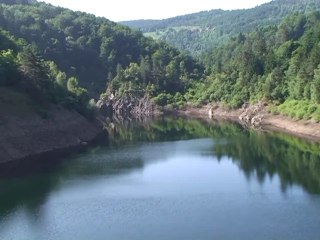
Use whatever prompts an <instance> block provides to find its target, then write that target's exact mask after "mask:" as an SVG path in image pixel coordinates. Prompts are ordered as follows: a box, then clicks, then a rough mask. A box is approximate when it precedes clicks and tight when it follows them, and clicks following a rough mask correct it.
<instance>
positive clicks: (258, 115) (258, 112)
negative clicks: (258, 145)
mask: <svg viewBox="0 0 320 240" xmlns="http://www.w3.org/2000/svg"><path fill="white" fill-rule="evenodd" d="M265 107H266V106H265V104H264V103H262V102H259V103H257V104H254V105H248V104H244V105H243V106H242V109H241V114H240V116H239V120H240V122H241V123H242V124H243V125H245V126H247V127H253V128H259V127H261V124H262V121H263V119H264V116H265V114H266V108H265Z"/></svg>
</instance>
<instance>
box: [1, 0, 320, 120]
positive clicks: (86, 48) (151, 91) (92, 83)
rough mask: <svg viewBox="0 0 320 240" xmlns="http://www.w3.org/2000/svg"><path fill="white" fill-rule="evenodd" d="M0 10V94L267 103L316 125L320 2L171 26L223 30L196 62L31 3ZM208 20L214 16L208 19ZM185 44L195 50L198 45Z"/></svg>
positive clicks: (201, 17) (99, 22)
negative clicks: (21, 92) (17, 92)
mask: <svg viewBox="0 0 320 240" xmlns="http://www.w3.org/2000/svg"><path fill="white" fill-rule="evenodd" d="M0 3H1V5H0V29H2V30H1V31H0V40H1V42H0V49H1V56H0V86H1V87H14V88H15V89H20V90H24V91H27V92H28V93H30V94H31V95H32V96H33V98H35V99H37V98H40V99H47V100H46V101H47V102H52V103H58V104H63V105H66V106H73V107H76V108H78V109H79V110H81V109H83V106H85V105H86V104H87V102H88V100H89V99H90V98H91V97H95V98H96V99H97V98H98V97H99V95H100V94H101V93H103V94H102V97H105V96H106V95H108V94H112V95H113V94H115V95H117V96H121V95H123V94H125V93H128V92H136V93H139V94H140V95H143V94H148V95H149V96H151V97H152V99H153V101H154V102H155V103H156V104H158V105H160V106H165V105H167V106H171V107H184V106H185V105H187V104H194V105H202V104H208V103H212V102H222V103H225V104H227V105H229V106H231V107H240V106H241V105H242V104H244V103H246V102H257V101H261V100H263V101H266V102H269V103H272V104H274V105H276V106H277V107H275V108H274V109H273V110H274V111H280V112H282V113H285V114H287V115H290V116H292V117H296V118H306V119H309V118H313V119H315V120H317V121H319V120H320V66H319V64H320V58H319V56H320V47H319V46H320V13H319V12H317V11H311V9H317V8H318V7H319V5H320V4H319V2H318V1H314V0H304V1H295V0H275V1H272V2H271V3H268V4H264V5H262V6H259V7H257V8H254V9H250V10H237V11H227V12H226V11H222V10H215V11H209V12H203V13H200V14H192V15H188V16H185V17H180V18H174V19H171V20H170V21H172V22H171V23H170V24H173V25H172V26H174V24H180V25H179V26H180V27H181V29H184V27H182V26H183V24H185V23H186V22H188V24H189V25H192V27H193V28H196V26H197V24H198V23H199V22H201V21H202V22H203V23H204V25H205V26H206V27H208V28H209V29H210V26H211V27H212V26H213V25H212V24H216V25H214V28H215V29H217V28H218V27H221V28H222V29H224V31H226V32H223V33H222V35H221V38H216V37H213V38H210V37H209V36H207V35H206V36H205V37H204V38H203V39H207V40H208V41H210V46H211V47H210V48H211V50H208V48H206V49H207V50H206V51H205V52H201V62H202V64H199V63H198V62H197V61H195V60H194V59H193V58H192V57H191V56H189V55H187V54H184V53H181V52H180V51H179V50H177V49H176V48H174V47H171V46H170V45H168V44H166V43H164V42H156V41H154V40H153V39H151V38H147V37H144V36H143V34H142V33H141V32H140V31H137V30H131V29H130V28H128V27H125V26H122V25H118V24H116V23H114V22H111V21H109V20H107V19H105V18H100V17H95V16H94V15H91V14H86V13H82V12H74V11H71V10H68V9H64V8H61V7H54V6H52V5H50V4H45V3H39V2H35V1H19V0H17V1H14V2H13V1H11V2H10V3H11V4H7V3H6V1H4V0H0ZM13 3H15V4H13ZM291 11H294V12H291ZM213 12H214V15H215V16H218V15H219V17H216V18H212V19H211V18H210V16H211V14H212V13H213ZM289 13H290V14H289ZM225 14H227V15H225ZM220 15H221V16H225V17H226V16H229V17H226V18H225V19H223V18H222V17H221V16H220ZM284 16H287V17H285V18H284ZM282 18H284V19H283V20H282V21H280V20H281V19H282ZM217 19H220V20H221V21H222V19H223V22H219V21H220V20H219V21H218V20H217ZM241 19H242V20H241ZM240 20H241V21H240ZM168 21H169V20H168ZM214 21H216V22H214ZM144 23H146V24H147V25H148V26H147V25H145V27H147V28H150V27H151V25H152V24H156V25H158V24H162V23H163V22H162V21H152V22H143V21H142V23H141V22H140V23H139V24H144ZM168 24H169V23H168ZM210 24H211V25H210ZM239 24H240V25H241V27H240V25H239ZM170 26H171V25H170ZM177 26H178V25H177ZM228 29H229V30H228ZM242 30H243V31H242ZM215 31H216V30H215ZM199 32H201V31H199ZM182 36H183V35H182ZM215 39H216V40H217V39H218V40H217V41H219V44H216V45H215V44H213V43H212V41H215ZM222 39H224V40H223V41H222ZM185 40H186V41H187V42H188V44H189V46H190V47H191V48H192V49H195V50H196V51H197V49H198V48H197V47H196V46H194V45H193V44H192V42H193V41H195V42H197V38H196V37H194V36H189V38H185ZM199 44H202V43H201V41H199ZM204 66H205V67H204ZM46 101H44V102H46Z"/></svg>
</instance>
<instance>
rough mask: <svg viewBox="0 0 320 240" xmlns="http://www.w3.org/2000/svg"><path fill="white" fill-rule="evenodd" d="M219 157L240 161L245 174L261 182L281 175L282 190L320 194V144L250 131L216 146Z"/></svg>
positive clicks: (283, 135)
mask: <svg viewBox="0 0 320 240" xmlns="http://www.w3.org/2000/svg"><path fill="white" fill-rule="evenodd" d="M213 150H214V152H215V153H216V154H217V155H220V156H221V155H226V156H228V157H230V158H232V159H233V161H235V162H237V163H238V164H239V166H240V168H241V169H242V170H243V171H244V173H245V174H246V175H247V176H248V177H250V176H252V175H254V174H255V175H256V176H257V177H258V180H259V181H260V182H263V181H264V180H265V178H266V177H267V176H269V177H272V176H274V175H275V174H277V175H278V176H279V178H280V180H281V186H282V189H283V190H285V189H286V188H287V187H289V186H292V185H293V184H299V185H301V186H303V188H304V189H305V190H306V191H308V192H310V193H320V145H319V144H317V143H310V142H309V143H308V142H306V141H304V140H301V139H299V138H296V137H292V136H288V135H285V134H279V133H277V134H276V133H259V132H255V131H249V132H246V133H242V134H238V135H236V136H234V137H231V138H230V139H229V141H228V143H227V144H216V145H215V146H214V148H213Z"/></svg>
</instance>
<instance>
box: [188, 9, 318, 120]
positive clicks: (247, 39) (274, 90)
mask: <svg viewBox="0 0 320 240" xmlns="http://www.w3.org/2000/svg"><path fill="white" fill-rule="evenodd" d="M319 56H320V12H313V13H310V14H308V15H306V14H298V13H296V14H292V15H290V16H289V17H287V18H286V19H285V20H284V21H282V22H281V23H280V24H279V25H278V26H275V25H274V26H269V27H261V28H258V29H257V30H255V31H252V32H250V33H247V34H243V33H239V34H238V35H237V36H235V37H232V38H231V39H230V40H229V41H228V42H227V43H225V44H224V45H222V46H221V47H216V48H215V49H214V50H213V51H212V52H210V53H208V54H207V57H206V58H204V59H205V62H206V65H207V66H209V67H210V70H209V72H211V73H210V75H209V76H208V77H207V78H206V80H205V81H203V82H201V83H197V84H196V86H195V88H193V89H191V90H190V91H189V93H188V94H186V98H187V99H189V100H191V99H192V100H193V101H196V102H198V104H202V103H205V102H225V103H228V104H229V105H231V106H233V107H239V106H241V105H242V104H243V103H245V102H255V101H259V100H265V101H269V102H274V103H276V104H279V103H280V104H282V103H284V105H283V106H282V107H280V110H281V111H283V112H285V113H287V114H289V115H291V116H293V117H298V118H304V117H305V118H309V117H312V116H313V117H314V118H316V119H317V120H320V108H319V103H320V65H319V64H320V58H319Z"/></svg>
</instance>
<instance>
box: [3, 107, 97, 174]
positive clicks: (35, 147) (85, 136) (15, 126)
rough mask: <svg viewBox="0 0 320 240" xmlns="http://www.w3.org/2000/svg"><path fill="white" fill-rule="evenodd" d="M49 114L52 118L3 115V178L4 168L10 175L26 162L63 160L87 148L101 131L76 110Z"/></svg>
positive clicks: (33, 115)
mask: <svg viewBox="0 0 320 240" xmlns="http://www.w3.org/2000/svg"><path fill="white" fill-rule="evenodd" d="M49 114H50V117H48V118H41V117H40V116H39V115H37V114H34V113H25V114H20V116H19V114H17V112H14V113H10V112H8V111H6V112H4V114H3V115H1V119H0V120H1V121H2V124H0V132H1V136H0V175H3V172H2V171H1V170H3V169H5V172H4V173H5V174H7V173H8V174H9V172H10V170H14V169H18V168H19V166H20V165H23V164H24V163H25V164H26V165H28V164H31V163H32V162H37V161H42V162H48V161H50V160H56V159H59V158H60V157H61V156H64V155H66V154H68V153H70V152H71V153H72V152H74V151H75V150H77V149H82V148H84V147H85V146H86V145H88V144H89V143H90V142H91V141H93V140H94V139H95V138H96V137H97V136H98V134H99V133H100V132H101V129H100V128H99V127H98V126H97V125H96V124H95V123H94V122H90V121H88V120H87V119H86V118H84V117H83V116H81V115H80V114H79V113H77V112H75V111H70V110H67V109H64V108H54V109H52V110H50V111H49ZM5 166H6V167H5ZM26 168H27V166H26Z"/></svg>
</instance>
